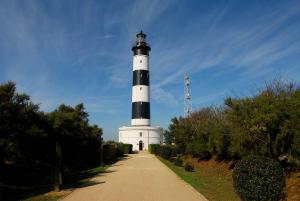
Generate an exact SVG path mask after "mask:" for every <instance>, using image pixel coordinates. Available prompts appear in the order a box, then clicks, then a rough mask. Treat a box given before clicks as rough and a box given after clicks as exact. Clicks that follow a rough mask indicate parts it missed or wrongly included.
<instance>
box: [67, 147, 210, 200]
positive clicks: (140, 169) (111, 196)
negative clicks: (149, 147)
mask: <svg viewBox="0 0 300 201" xmlns="http://www.w3.org/2000/svg"><path fill="white" fill-rule="evenodd" d="M79 200H89V201H97V200H99V201H100V200H101V201H102V200H105V201H187V200H188V201H207V199H206V198H205V197H204V196H203V195H201V194H200V193H199V192H198V191H196V190H195V189H194V188H192V187H191V186H190V185H188V184H187V183H185V182H184V181H183V180H181V179H180V178H179V177H178V176H177V175H176V174H175V173H173V172H172V171H171V170H170V169H169V168H167V167H166V166H165V165H164V164H163V163H161V162H160V161H159V160H158V159H157V158H156V157H155V156H154V155H152V154H149V153H148V152H140V153H139V154H131V155H129V156H128V157H127V158H126V159H124V160H121V161H119V162H117V163H116V164H114V165H113V166H112V167H110V168H109V169H108V170H107V172H106V173H104V174H100V175H98V176H96V177H94V178H93V179H91V180H90V181H89V182H88V183H87V184H86V185H84V186H82V187H81V188H79V189H76V190H75V191H74V192H72V193H71V194H69V195H68V196H66V197H65V198H64V199H63V201H79Z"/></svg>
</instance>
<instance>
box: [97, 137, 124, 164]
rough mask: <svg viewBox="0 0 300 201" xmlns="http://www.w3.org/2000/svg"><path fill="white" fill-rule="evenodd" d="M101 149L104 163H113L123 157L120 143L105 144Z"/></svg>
mask: <svg viewBox="0 0 300 201" xmlns="http://www.w3.org/2000/svg"><path fill="white" fill-rule="evenodd" d="M102 149H103V160H104V162H111V161H114V160H116V159H117V158H118V157H122V156H123V155H124V144H122V143H117V142H106V143H105V144H104V145H103V148H102Z"/></svg>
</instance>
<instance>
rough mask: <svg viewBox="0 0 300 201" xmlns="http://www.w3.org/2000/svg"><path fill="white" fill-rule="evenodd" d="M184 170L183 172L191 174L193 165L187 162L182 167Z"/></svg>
mask: <svg viewBox="0 0 300 201" xmlns="http://www.w3.org/2000/svg"><path fill="white" fill-rule="evenodd" d="M184 169H185V171H187V172H193V171H194V165H193V164H192V163H189V162H187V163H186V164H185V165H184Z"/></svg>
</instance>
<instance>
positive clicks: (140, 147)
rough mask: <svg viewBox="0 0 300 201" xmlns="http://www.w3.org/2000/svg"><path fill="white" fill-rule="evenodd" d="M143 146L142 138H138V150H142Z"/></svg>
mask: <svg viewBox="0 0 300 201" xmlns="http://www.w3.org/2000/svg"><path fill="white" fill-rule="evenodd" d="M143 146H144V143H143V141H142V140H140V142H139V151H142V150H143Z"/></svg>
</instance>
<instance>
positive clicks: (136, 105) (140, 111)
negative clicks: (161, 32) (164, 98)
mask: <svg viewBox="0 0 300 201" xmlns="http://www.w3.org/2000/svg"><path fill="white" fill-rule="evenodd" d="M145 39H146V34H144V33H143V32H142V31H141V32H140V33H138V34H137V35H136V42H135V44H134V46H133V47H132V51H133V79H132V116H131V125H132V126H150V124H151V123H150V82H149V52H150V50H151V48H150V46H149V45H148V44H147V42H146V40H145Z"/></svg>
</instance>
